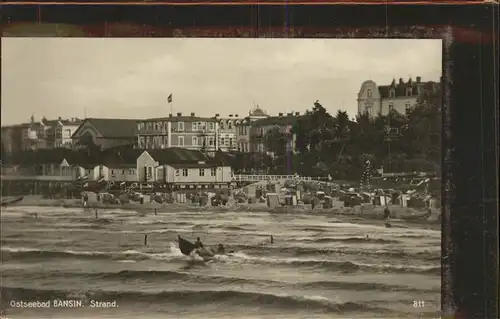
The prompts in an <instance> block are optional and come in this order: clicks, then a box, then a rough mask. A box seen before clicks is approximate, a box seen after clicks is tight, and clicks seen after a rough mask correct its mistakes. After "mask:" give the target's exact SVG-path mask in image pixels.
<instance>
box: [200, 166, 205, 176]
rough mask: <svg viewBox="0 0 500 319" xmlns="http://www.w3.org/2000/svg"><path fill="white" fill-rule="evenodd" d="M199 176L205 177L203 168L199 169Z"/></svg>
mask: <svg viewBox="0 0 500 319" xmlns="http://www.w3.org/2000/svg"><path fill="white" fill-rule="evenodd" d="M200 176H205V169H204V168H200Z"/></svg>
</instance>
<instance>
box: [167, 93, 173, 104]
mask: <svg viewBox="0 0 500 319" xmlns="http://www.w3.org/2000/svg"><path fill="white" fill-rule="evenodd" d="M167 101H168V103H172V94H170V95H169V96H168V98H167Z"/></svg>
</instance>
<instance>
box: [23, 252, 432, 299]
mask: <svg viewBox="0 0 500 319" xmlns="http://www.w3.org/2000/svg"><path fill="white" fill-rule="evenodd" d="M125 261H127V260H123V261H121V262H125ZM22 276H23V277H27V276H29V275H26V274H22ZM37 276H38V277H43V278H44V279H51V278H52V277H54V278H61V276H63V277H64V278H81V279H82V280H84V281H86V282H88V280H98V281H102V280H118V281H123V280H134V282H137V281H138V280H143V281H146V282H151V280H153V281H154V282H155V283H159V282H166V283H167V282H168V283H169V284H172V283H181V284H185V283H187V282H190V283H196V284H213V285H219V286H220V285H246V286H247V287H248V285H253V286H258V287H261V288H267V289H268V288H270V287H272V288H282V289H289V288H296V289H329V290H334V289H338V290H356V291H360V290H369V291H374V290H377V291H388V292H394V291H406V292H424V291H425V292H437V291H435V290H432V289H430V290H424V289H416V288H410V287H405V286H398V285H389V284H382V283H364V282H344V281H328V280H325V281H313V282H286V281H285V282H284V281H278V280H264V279H251V278H241V277H233V276H215V275H212V276H205V275H195V274H192V273H189V272H180V271H172V270H122V271H119V272H95V273H85V272H82V273H80V272H77V273H73V272H64V273H62V272H60V271H57V272H46V273H42V274H37Z"/></svg>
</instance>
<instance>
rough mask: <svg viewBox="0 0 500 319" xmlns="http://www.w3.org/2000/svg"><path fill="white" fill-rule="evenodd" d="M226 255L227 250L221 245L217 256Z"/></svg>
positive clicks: (218, 247)
mask: <svg viewBox="0 0 500 319" xmlns="http://www.w3.org/2000/svg"><path fill="white" fill-rule="evenodd" d="M225 253H226V249H225V248H224V245H222V244H219V246H217V254H225Z"/></svg>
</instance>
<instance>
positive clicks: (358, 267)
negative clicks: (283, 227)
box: [1, 243, 441, 275]
mask: <svg viewBox="0 0 500 319" xmlns="http://www.w3.org/2000/svg"><path fill="white" fill-rule="evenodd" d="M1 253H2V258H3V260H13V259H39V258H47V259H49V258H86V259H110V260H124V259H128V260H136V261H137V260H146V259H153V260H163V261H171V262H174V261H192V258H191V257H188V256H184V255H183V254H182V253H181V252H180V251H179V249H178V248H177V247H176V246H175V244H173V243H171V244H170V250H169V251H166V252H162V253H159V252H141V251H137V250H125V251H120V252H116V251H114V252H101V251H74V250H59V251H56V250H40V249H33V248H10V247H2V250H1ZM214 261H216V262H226V263H236V264H242V263H254V264H274V265H281V266H294V267H313V268H319V269H324V270H331V271H341V272H344V273H351V272H358V271H367V272H393V273H421V274H429V275H440V274H441V267H440V266H439V267H438V266H411V265H395V264H388V265H384V264H361V263H354V262H351V261H337V260H324V259H303V258H269V257H258V256H249V255H247V254H245V253H242V252H236V253H233V254H230V255H228V256H216V258H215V259H214Z"/></svg>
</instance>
